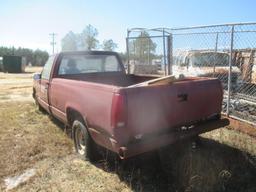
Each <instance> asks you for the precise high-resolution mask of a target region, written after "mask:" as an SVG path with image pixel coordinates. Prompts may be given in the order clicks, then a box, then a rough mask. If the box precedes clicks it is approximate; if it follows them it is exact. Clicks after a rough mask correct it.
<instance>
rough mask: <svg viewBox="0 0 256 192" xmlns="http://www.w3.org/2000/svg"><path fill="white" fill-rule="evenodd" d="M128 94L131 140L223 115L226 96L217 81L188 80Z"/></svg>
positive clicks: (144, 88)
mask: <svg viewBox="0 0 256 192" xmlns="http://www.w3.org/2000/svg"><path fill="white" fill-rule="evenodd" d="M125 92H126V96H127V105H128V109H127V110H128V117H127V119H128V122H127V128H128V130H129V132H130V136H135V135H140V134H146V133H157V132H160V131H162V130H164V129H168V130H169V129H172V128H175V127H177V126H183V125H188V124H190V123H193V122H196V121H199V120H204V119H206V118H208V117H210V116H212V115H214V114H220V113H221V106H222V96H223V92H222V86H221V83H220V81H219V80H217V79H209V78H186V79H183V80H181V81H178V82H173V83H171V84H167V85H155V86H144V87H143V86H142V87H134V88H126V90H125Z"/></svg>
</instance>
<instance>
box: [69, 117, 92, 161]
mask: <svg viewBox="0 0 256 192" xmlns="http://www.w3.org/2000/svg"><path fill="white" fill-rule="evenodd" d="M72 130H73V134H74V135H73V138H74V144H75V149H76V152H77V153H78V154H79V155H80V156H81V157H82V158H83V159H85V160H89V161H94V160H95V158H96V155H95V153H96V151H94V141H93V140H92V138H91V136H90V135H89V133H88V130H87V128H86V127H85V125H84V124H83V123H82V122H81V120H75V121H74V122H73V125H72Z"/></svg>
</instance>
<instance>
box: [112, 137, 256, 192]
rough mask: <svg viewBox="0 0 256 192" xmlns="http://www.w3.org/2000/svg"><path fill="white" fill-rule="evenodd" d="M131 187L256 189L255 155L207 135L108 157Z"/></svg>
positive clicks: (180, 189) (208, 189)
mask: <svg viewBox="0 0 256 192" xmlns="http://www.w3.org/2000/svg"><path fill="white" fill-rule="evenodd" d="M108 171H112V172H115V173H116V174H117V175H118V176H119V178H120V180H121V181H124V182H125V183H126V184H127V185H128V186H129V187H130V188H131V189H132V190H133V191H186V192H189V191H191V192H192V191H193V192H197V191H198V192H202V191H204V192H206V191H228V192H229V191H230V192H231V191H232V192H233V191H256V158H255V157H252V156H250V155H248V154H246V153H244V152H242V151H239V150H237V149H234V148H232V147H229V146H227V145H224V144H220V143H218V142H215V141H213V140H210V139H205V138H201V139H200V145H199V147H197V148H195V149H193V148H192V147H191V141H189V140H187V141H182V142H180V143H177V144H175V145H171V146H167V147H164V148H162V149H160V150H158V151H157V152H156V151H155V152H150V153H146V154H143V155H140V156H137V157H135V158H131V159H128V160H125V161H115V163H113V161H109V162H108Z"/></svg>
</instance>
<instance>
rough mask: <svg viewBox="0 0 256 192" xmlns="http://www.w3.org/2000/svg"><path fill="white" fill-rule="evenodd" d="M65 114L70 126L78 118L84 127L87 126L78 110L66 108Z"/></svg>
mask: <svg viewBox="0 0 256 192" xmlns="http://www.w3.org/2000/svg"><path fill="white" fill-rule="evenodd" d="M66 114H67V121H68V125H69V126H70V127H71V126H72V124H73V122H74V121H75V120H76V119H78V120H80V121H81V122H82V123H83V124H84V125H85V126H86V127H87V124H86V122H85V120H84V118H83V116H82V115H81V113H80V112H78V111H77V110H75V109H72V108H68V109H67V110H66Z"/></svg>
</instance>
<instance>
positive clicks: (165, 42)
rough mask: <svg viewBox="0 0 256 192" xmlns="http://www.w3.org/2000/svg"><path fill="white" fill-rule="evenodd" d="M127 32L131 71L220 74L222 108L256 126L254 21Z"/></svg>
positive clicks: (217, 75) (195, 74)
mask: <svg viewBox="0 0 256 192" xmlns="http://www.w3.org/2000/svg"><path fill="white" fill-rule="evenodd" d="M127 34H128V36H127V53H128V65H127V69H128V71H129V72H131V73H135V74H136V73H140V74H152V75H159V76H160V75H168V74H173V75H179V74H184V75H185V76H204V77H213V78H218V79H220V81H221V82H222V85H223V90H224V100H223V113H225V114H227V115H228V116H232V117H234V118H237V119H239V120H242V121H246V122H248V123H251V124H254V125H256V23H244V24H241V23H240V24H226V25H212V26H199V27H186V28H157V29H141V28H136V29H131V30H128V33H127ZM206 91H207V90H206Z"/></svg>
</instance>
